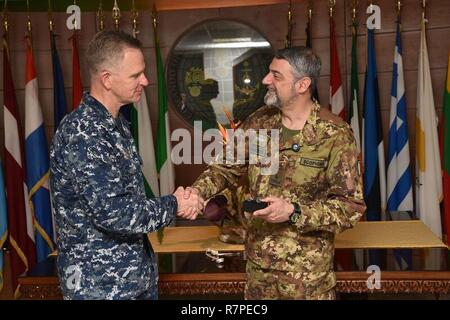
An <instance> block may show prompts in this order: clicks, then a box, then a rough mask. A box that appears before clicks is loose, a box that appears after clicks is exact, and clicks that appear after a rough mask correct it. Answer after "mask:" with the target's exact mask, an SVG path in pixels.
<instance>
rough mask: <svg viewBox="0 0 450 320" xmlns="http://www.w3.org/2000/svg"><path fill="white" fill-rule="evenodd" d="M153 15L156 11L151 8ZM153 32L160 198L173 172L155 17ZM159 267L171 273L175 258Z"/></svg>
mask: <svg viewBox="0 0 450 320" xmlns="http://www.w3.org/2000/svg"><path fill="white" fill-rule="evenodd" d="M153 10H154V14H155V15H156V9H155V7H153ZM153 31H154V39H155V53H156V73H157V81H158V128H157V134H158V135H157V140H156V169H157V171H158V175H159V192H160V195H161V196H164V195H167V194H171V193H173V192H174V189H175V170H174V167H173V163H172V160H171V153H172V152H171V149H172V147H171V142H170V129H169V114H168V109H167V87H166V81H165V77H164V64H163V61H162V57H161V50H160V48H159V38H158V32H157V26H156V17H154V20H153ZM157 236H158V240H159V241H160V242H162V240H163V237H164V228H162V229H159V230H158V234H157ZM159 266H160V269H161V270H166V271H173V268H174V266H175V256H174V255H173V254H172V255H163V256H160V259H159Z"/></svg>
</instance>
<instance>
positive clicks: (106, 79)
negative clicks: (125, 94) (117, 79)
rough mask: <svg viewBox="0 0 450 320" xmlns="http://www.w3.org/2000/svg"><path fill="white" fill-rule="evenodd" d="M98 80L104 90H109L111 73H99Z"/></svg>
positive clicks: (106, 71)
mask: <svg viewBox="0 0 450 320" xmlns="http://www.w3.org/2000/svg"><path fill="white" fill-rule="evenodd" d="M100 80H101V82H102V84H103V86H104V87H105V88H106V89H108V90H109V89H111V72H109V71H108V70H103V71H101V72H100Z"/></svg>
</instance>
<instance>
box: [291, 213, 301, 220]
mask: <svg viewBox="0 0 450 320" xmlns="http://www.w3.org/2000/svg"><path fill="white" fill-rule="evenodd" d="M298 218H300V215H299V214H298V213H297V212H294V213H293V214H292V215H291V217H290V220H291V222H292V223H296V222H297V221H298Z"/></svg>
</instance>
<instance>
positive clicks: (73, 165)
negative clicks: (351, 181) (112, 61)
mask: <svg viewBox="0 0 450 320" xmlns="http://www.w3.org/2000/svg"><path fill="white" fill-rule="evenodd" d="M50 162H51V164H50V168H51V189H52V193H53V197H52V200H53V206H54V208H55V222H56V231H57V247H58V258H57V266H58V275H59V278H60V285H61V289H62V293H63V296H64V298H65V299H135V298H157V280H158V270H157V265H156V260H155V256H154V253H153V250H152V248H151V245H150V244H149V241H148V238H147V233H148V232H152V231H155V230H157V229H159V228H161V227H163V226H166V225H168V224H169V223H170V222H171V221H172V220H173V219H174V218H175V215H176V211H177V200H176V198H175V197H174V196H173V195H168V196H164V197H160V198H155V199H147V198H146V196H145V191H144V181H143V176H142V172H141V168H140V166H141V164H142V161H141V159H140V157H139V155H138V153H137V150H136V147H135V145H134V141H133V138H132V136H131V133H130V130H129V128H128V124H127V123H126V120H125V119H124V118H123V116H122V115H121V114H119V116H118V117H117V118H113V117H112V115H111V114H110V113H109V112H108V111H107V109H106V108H105V107H104V106H103V105H102V104H100V102H98V101H97V100H95V99H94V98H93V97H91V96H90V95H88V94H86V95H85V96H84V97H83V101H82V103H81V105H80V106H79V107H78V108H77V109H76V110H75V111H73V112H72V113H71V114H70V115H68V116H66V117H65V118H64V119H63V121H62V122H61V124H60V126H59V128H58V130H57V132H56V134H55V136H54V138H53V144H52V148H51V153H50Z"/></svg>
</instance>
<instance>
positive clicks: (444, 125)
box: [441, 53, 450, 244]
mask: <svg viewBox="0 0 450 320" xmlns="http://www.w3.org/2000/svg"><path fill="white" fill-rule="evenodd" d="M441 132H442V134H441V156H442V177H443V180H442V181H443V189H444V200H443V213H444V231H445V234H446V235H447V244H450V53H449V55H448V68H447V82H446V86H445V93H444V104H443V105H442V121H441Z"/></svg>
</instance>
